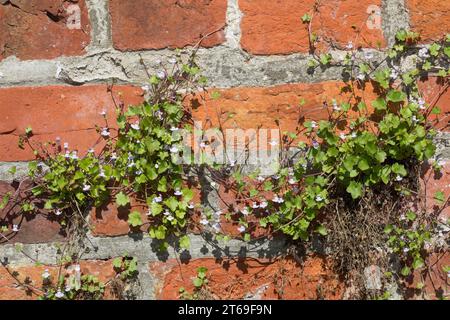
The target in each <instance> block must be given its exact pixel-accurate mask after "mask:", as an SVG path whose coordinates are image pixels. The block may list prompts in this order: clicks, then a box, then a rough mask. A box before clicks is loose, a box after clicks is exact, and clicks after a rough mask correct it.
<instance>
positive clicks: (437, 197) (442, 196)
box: [434, 191, 445, 204]
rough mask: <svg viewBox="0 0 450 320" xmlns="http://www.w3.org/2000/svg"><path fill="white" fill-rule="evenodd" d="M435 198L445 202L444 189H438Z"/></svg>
mask: <svg viewBox="0 0 450 320" xmlns="http://www.w3.org/2000/svg"><path fill="white" fill-rule="evenodd" d="M434 199H435V200H437V201H438V202H439V203H440V204H444V202H445V194H444V192H442V191H438V192H436V193H435V194H434Z"/></svg>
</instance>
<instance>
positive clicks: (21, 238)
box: [0, 181, 66, 245]
mask: <svg viewBox="0 0 450 320" xmlns="http://www.w3.org/2000/svg"><path fill="white" fill-rule="evenodd" d="M24 188H25V187H21V190H23V189H24ZM16 190H17V187H13V186H12V185H11V184H8V183H6V182H3V181H0V199H2V198H3V196H4V195H5V194H6V193H8V192H9V193H10V194H11V195H12V196H13V195H14V194H15V193H16ZM12 199H13V197H12ZM55 218H56V217H55V216H52V215H48V213H47V212H44V211H42V212H39V213H33V214H22V212H21V210H20V208H19V207H18V206H15V207H13V206H12V205H10V204H8V205H7V206H6V207H5V208H4V209H3V210H0V227H1V226H5V227H7V228H8V231H7V232H5V233H3V236H2V237H0V245H1V244H11V243H17V242H20V243H45V242H51V241H63V240H64V239H65V236H66V235H65V233H64V231H63V230H62V229H61V226H60V224H59V223H58V221H56V219H55ZM13 225H17V226H18V227H19V232H14V231H12V228H13Z"/></svg>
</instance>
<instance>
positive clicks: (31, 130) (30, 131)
mask: <svg viewBox="0 0 450 320" xmlns="http://www.w3.org/2000/svg"><path fill="white" fill-rule="evenodd" d="M25 134H26V135H27V136H31V135H32V134H33V129H32V128H31V127H30V126H28V127H26V128H25Z"/></svg>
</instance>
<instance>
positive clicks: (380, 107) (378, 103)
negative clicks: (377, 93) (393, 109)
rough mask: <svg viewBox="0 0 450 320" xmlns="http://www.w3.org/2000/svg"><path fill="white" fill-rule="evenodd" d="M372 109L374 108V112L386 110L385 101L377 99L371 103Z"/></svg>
mask: <svg viewBox="0 0 450 320" xmlns="http://www.w3.org/2000/svg"><path fill="white" fill-rule="evenodd" d="M372 107H374V108H375V110H378V111H382V110H386V109H387V103H386V100H384V99H383V98H378V99H376V100H374V101H372Z"/></svg>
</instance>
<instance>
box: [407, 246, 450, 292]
mask: <svg viewBox="0 0 450 320" xmlns="http://www.w3.org/2000/svg"><path fill="white" fill-rule="evenodd" d="M427 265H428V266H429V269H428V270H423V271H421V272H419V271H416V272H415V273H414V275H413V277H412V279H410V280H411V281H410V283H409V285H408V289H407V291H406V294H407V297H408V298H410V299H418V300H422V299H433V300H435V299H442V298H445V299H448V298H449V297H450V291H449V281H448V279H449V275H448V274H447V273H446V272H444V270H443V268H444V267H448V266H450V253H448V252H440V253H433V254H431V255H430V256H429V257H428V258H427ZM419 283H421V284H423V285H424V288H423V289H422V290H417V285H418V284H419Z"/></svg>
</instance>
